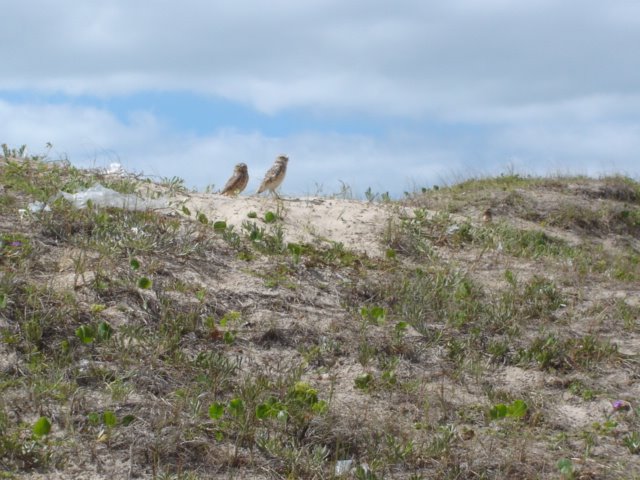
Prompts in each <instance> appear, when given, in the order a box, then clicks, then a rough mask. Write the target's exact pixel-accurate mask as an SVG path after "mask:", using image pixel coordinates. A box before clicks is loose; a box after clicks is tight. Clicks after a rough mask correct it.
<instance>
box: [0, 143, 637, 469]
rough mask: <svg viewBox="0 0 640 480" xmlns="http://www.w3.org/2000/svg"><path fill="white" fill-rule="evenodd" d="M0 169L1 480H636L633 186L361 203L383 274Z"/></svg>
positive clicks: (511, 179) (267, 234) (191, 214)
mask: <svg viewBox="0 0 640 480" xmlns="http://www.w3.org/2000/svg"><path fill="white" fill-rule="evenodd" d="M3 154H4V157H2V158H0V185H2V187H3V190H2V192H0V272H1V274H0V477H2V478H5V477H6V478H17V477H21V478H22V477H29V476H33V477H35V478H46V477H51V478H70V477H73V476H82V475H83V474H84V473H87V472H89V473H87V474H89V475H93V476H94V477H95V478H134V477H139V478H180V479H187V478H188V479H200V478H202V479H204V478H318V479H320V478H356V479H360V478H362V479H365V478H366V479H373V478H411V479H418V478H450V479H454V478H550V479H551V478H567V479H568V478H611V479H613V478H638V476H640V455H639V453H640V433H639V432H640V420H639V419H640V405H638V403H637V398H638V396H639V392H638V390H637V386H636V384H637V382H636V379H637V372H638V369H639V368H640V365H638V363H639V358H638V353H637V352H638V346H639V345H640V324H639V322H640V320H639V315H640V297H639V296H638V295H639V294H638V292H637V288H636V285H637V281H638V279H639V278H640V249H639V246H638V241H637V235H638V232H639V231H640V213H639V212H640V185H639V184H638V182H636V181H634V180H632V179H629V178H625V177H609V178H604V179H600V180H593V179H587V178H581V177H578V178H560V177H559V178H529V177H522V176H519V175H516V174H509V175H503V176H500V177H497V178H487V179H472V180H467V181H464V182H461V183H459V184H456V185H452V186H448V187H439V188H432V189H424V190H423V191H421V192H416V193H413V194H407V195H405V197H406V198H404V199H403V200H401V201H393V200H391V199H390V198H389V196H388V194H376V193H373V192H371V191H368V192H367V193H365V195H366V197H367V200H368V201H366V202H363V203H366V208H368V209H371V208H380V209H383V210H381V211H385V212H388V221H387V222H386V223H385V224H384V225H382V224H381V225H379V227H380V228H379V233H378V234H379V247H380V248H379V251H378V252H377V253H376V251H374V250H373V249H371V248H369V250H368V251H365V249H364V248H362V249H353V248H352V245H353V244H347V243H345V242H343V239H341V238H320V237H313V236H310V237H309V236H307V237H295V236H291V231H290V230H291V228H292V227H291V223H290V218H291V213H292V212H291V210H290V209H291V208H293V207H292V206H290V205H289V204H288V203H287V201H286V200H283V199H276V200H263V199H260V202H256V203H251V204H250V206H249V207H247V210H245V211H243V212H242V215H241V221H240V222H238V224H236V225H234V224H232V223H231V222H230V221H229V219H227V218H224V215H222V214H221V213H220V212H218V211H217V210H215V208H210V209H207V208H204V207H203V206H202V204H200V205H198V204H192V203H189V202H188V201H187V200H185V199H184V195H186V193H187V190H186V187H185V186H184V182H183V181H182V180H181V179H179V178H171V179H163V180H162V181H161V182H160V183H159V184H153V183H152V182H150V181H149V180H148V179H143V178H139V177H136V176H109V175H106V174H104V173H101V172H98V171H83V170H79V169H76V168H74V167H72V166H71V165H70V164H69V163H68V162H51V161H46V160H45V159H43V158H39V157H34V156H28V154H27V152H26V148H18V149H11V148H9V147H8V146H6V145H4V146H3ZM96 182H100V183H102V184H103V185H105V186H109V188H112V189H114V190H116V191H118V192H121V193H126V194H134V193H135V194H138V195H143V196H144V195H146V196H148V197H149V196H151V197H153V198H161V197H163V196H167V195H169V196H172V198H174V199H175V202H174V203H172V204H171V206H170V207H167V208H165V209H162V210H158V211H151V210H147V211H128V210H123V209H119V208H102V207H99V206H97V205H91V204H90V205H88V207H87V208H83V209H77V208H74V207H72V206H71V205H70V204H69V203H68V202H67V201H66V200H64V199H63V198H60V197H59V196H58V195H57V194H58V193H59V192H60V191H65V192H68V193H74V192H77V191H80V190H83V189H85V188H87V187H89V186H91V185H93V184H94V183H96ZM343 196H344V197H345V198H352V193H351V191H350V188H349V187H348V186H346V185H343ZM213 198H215V197H213ZM594 199H597V200H598V201H597V202H594ZM35 202H41V204H39V205H40V206H39V207H38V208H30V206H31V205H33V204H35ZM261 202H262V203H261ZM596 205H597V207H596ZM45 206H46V207H47V208H45ZM487 207H491V209H492V211H493V212H494V215H493V219H492V221H490V222H486V221H482V220H481V213H482V211H484V210H485V209H486V208H487ZM336 221H337V222H342V220H341V219H338V220H336ZM372 228H373V227H372ZM309 238H311V240H309Z"/></svg>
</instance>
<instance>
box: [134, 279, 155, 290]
mask: <svg viewBox="0 0 640 480" xmlns="http://www.w3.org/2000/svg"><path fill="white" fill-rule="evenodd" d="M152 285H153V282H151V280H149V279H148V278H147V277H140V279H139V280H138V288H142V289H143V290H148V289H150V288H151V286H152Z"/></svg>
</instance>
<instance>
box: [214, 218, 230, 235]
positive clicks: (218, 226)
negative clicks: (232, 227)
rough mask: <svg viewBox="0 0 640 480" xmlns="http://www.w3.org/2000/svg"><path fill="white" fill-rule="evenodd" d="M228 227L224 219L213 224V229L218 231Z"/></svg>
mask: <svg viewBox="0 0 640 480" xmlns="http://www.w3.org/2000/svg"><path fill="white" fill-rule="evenodd" d="M226 229H227V222H225V221H224V220H218V221H217V222H215V223H214V224H213V230H214V231H216V232H218V233H221V232H224V231H225V230H226Z"/></svg>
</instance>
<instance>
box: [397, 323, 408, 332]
mask: <svg viewBox="0 0 640 480" xmlns="http://www.w3.org/2000/svg"><path fill="white" fill-rule="evenodd" d="M408 327H409V324H408V323H407V322H398V323H396V326H395V330H396V332H397V333H403V332H405V331H406V330H407V328H408Z"/></svg>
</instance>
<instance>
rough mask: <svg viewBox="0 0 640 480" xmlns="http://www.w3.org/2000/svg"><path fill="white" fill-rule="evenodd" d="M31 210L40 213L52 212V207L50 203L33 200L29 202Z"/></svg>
mask: <svg viewBox="0 0 640 480" xmlns="http://www.w3.org/2000/svg"><path fill="white" fill-rule="evenodd" d="M29 211H30V212H31V213H38V212H50V211H51V207H49V205H47V204H46V203H44V202H38V201H36V202H33V203H30V204H29Z"/></svg>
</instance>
